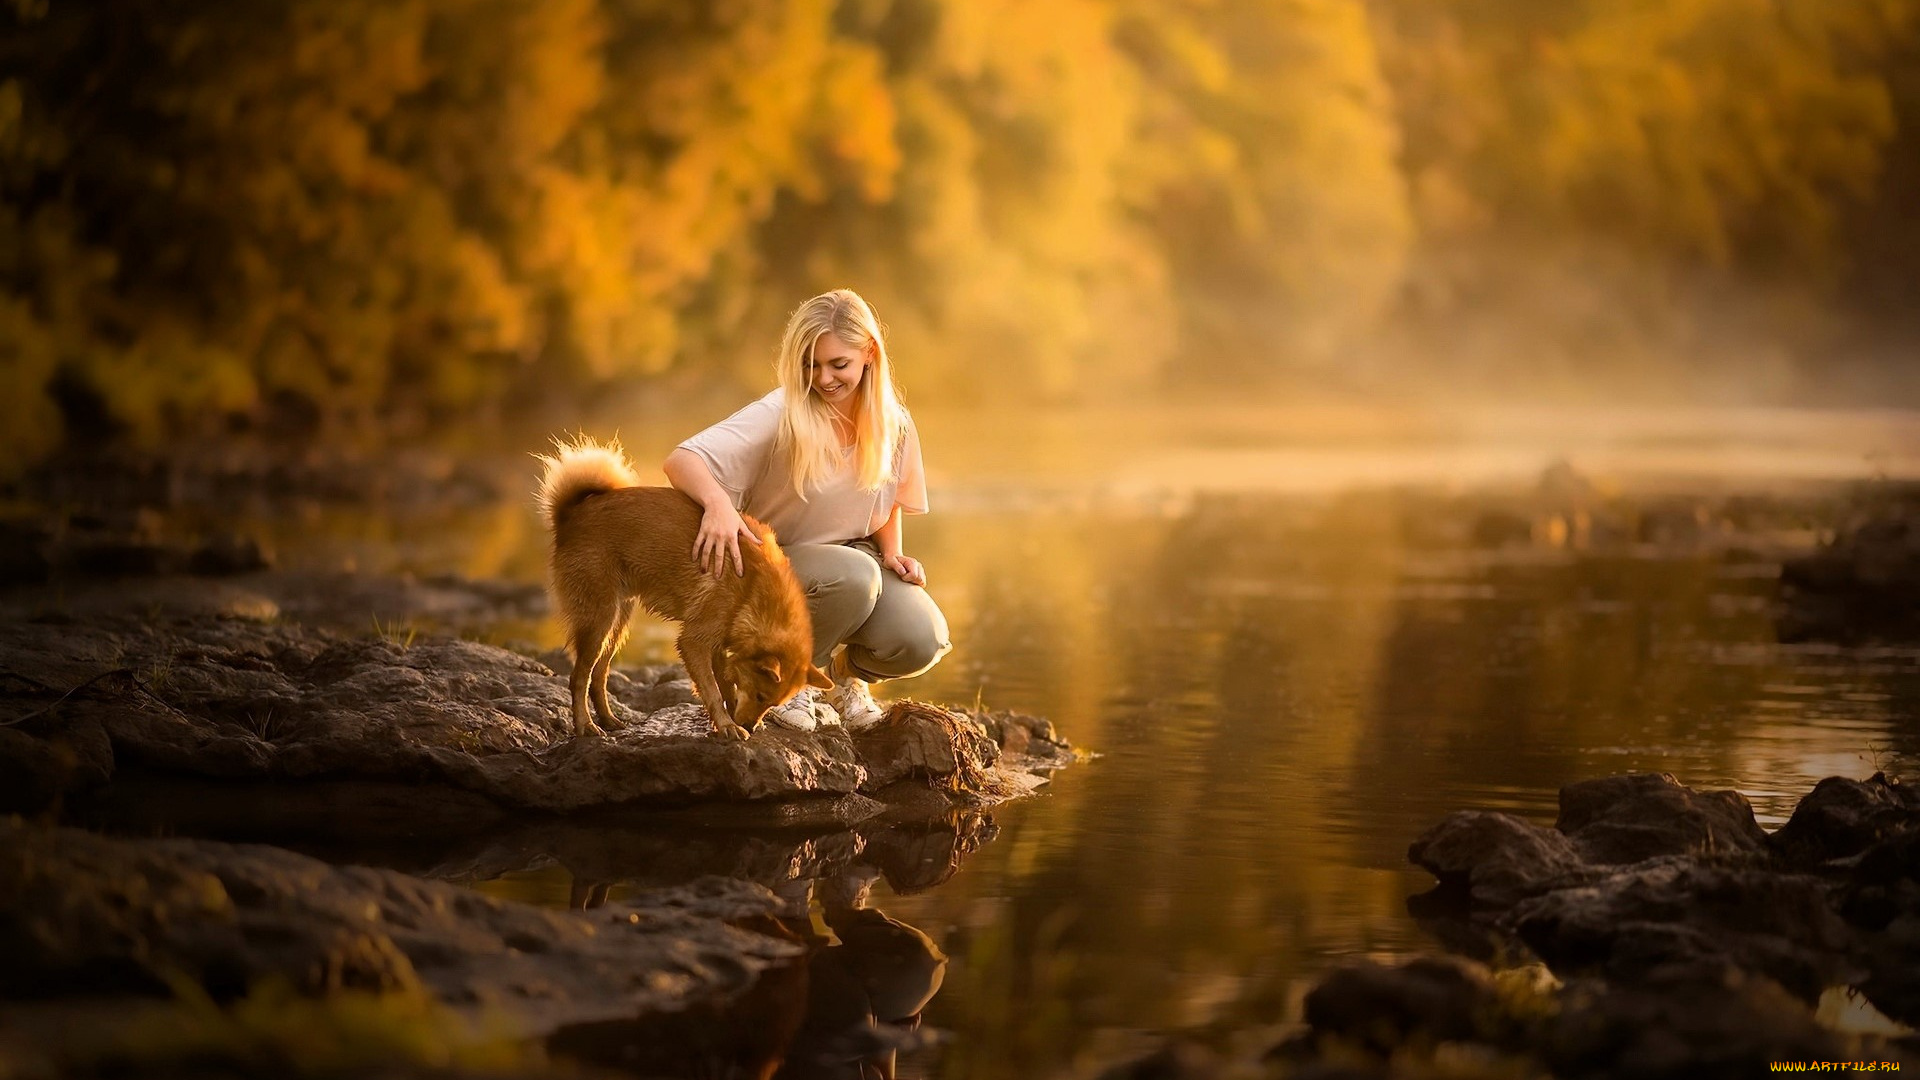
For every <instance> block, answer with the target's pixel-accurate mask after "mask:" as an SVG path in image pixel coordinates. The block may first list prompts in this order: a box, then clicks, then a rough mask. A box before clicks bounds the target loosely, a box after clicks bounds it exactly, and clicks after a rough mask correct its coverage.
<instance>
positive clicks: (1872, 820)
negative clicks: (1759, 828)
mask: <svg viewBox="0 0 1920 1080" xmlns="http://www.w3.org/2000/svg"><path fill="white" fill-rule="evenodd" d="M1915 828H1920V793H1916V792H1914V791H1913V789H1911V788H1909V787H1907V786H1906V785H1904V784H1898V783H1895V782H1891V781H1889V780H1888V779H1887V777H1886V774H1885V773H1875V774H1873V776H1872V777H1871V778H1870V779H1867V780H1850V779H1848V778H1846V777H1843V776H1829V777H1827V778H1826V779H1825V780H1822V781H1820V783H1819V784H1817V785H1815V786H1814V789H1813V791H1812V793H1810V794H1809V795H1807V797H1806V798H1804V799H1801V800H1800V805H1798V806H1796V807H1794V810H1793V817H1792V818H1791V819H1789V820H1788V821H1787V823H1786V824H1785V825H1783V826H1781V828H1780V830H1779V831H1778V832H1776V833H1774V834H1773V836H1772V837H1770V838H1769V844H1770V846H1771V847H1772V848H1773V850H1774V852H1775V853H1777V854H1778V855H1779V856H1780V857H1781V858H1782V859H1784V860H1786V861H1787V862H1789V863H1792V864H1794V865H1797V866H1807V867H1811V866H1816V865H1818V864H1820V863H1825V862H1829V861H1831V860H1833V859H1841V858H1846V857H1848V856H1851V855H1858V854H1860V853H1861V852H1863V851H1865V850H1866V849H1867V848H1869V847H1871V846H1872V845H1874V844H1875V843H1877V842H1879V841H1881V840H1883V839H1886V838H1887V837H1889V836H1892V835H1895V834H1898V833H1904V832H1908V831H1910V830H1913V829H1915Z"/></svg>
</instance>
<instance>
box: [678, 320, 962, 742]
mask: <svg viewBox="0 0 1920 1080" xmlns="http://www.w3.org/2000/svg"><path fill="white" fill-rule="evenodd" d="M776 363H777V368H778V373H779V378H780V385H779V387H778V388H776V389H774V390H773V391H771V392H770V393H768V394H767V395H766V396H765V397H763V398H761V399H759V400H758V401H755V402H753V403H752V404H751V405H748V406H747V407H746V408H744V409H741V410H740V411H739V412H737V413H734V414H733V415H732V416H730V417H728V418H726V419H725V420H722V421H720V422H719V423H717V424H715V425H713V426H712V427H709V428H707V429H706V430H704V431H702V432H700V433H699V434H697V435H695V436H694V437H692V438H691V439H688V440H687V441H686V442H683V443H681V444H680V446H679V447H678V448H677V449H675V450H674V452H673V453H672V454H670V455H668V457H667V461H666V466H665V468H666V473H667V482H668V483H670V484H672V485H673V486H674V487H676V488H678V489H679V490H681V491H683V492H685V493H686V494H687V495H689V496H691V497H692V498H693V500H694V501H695V502H698V503H699V504H700V505H701V506H702V507H704V508H705V514H704V515H703V517H702V518H701V521H700V533H699V535H698V536H697V537H696V538H695V540H694V546H693V558H694V560H695V561H696V562H698V563H699V564H700V567H701V569H703V570H705V571H707V572H709V573H714V574H722V573H728V572H732V573H741V572H742V569H741V567H742V564H741V561H740V545H741V544H742V543H753V544H757V543H759V542H760V541H759V539H758V538H757V537H755V536H754V535H753V533H751V532H749V531H748V530H747V528H746V526H745V524H744V523H743V522H742V521H741V520H740V515H741V514H743V513H744V514H751V515H753V516H754V517H756V518H759V519H760V520H761V521H764V522H766V523H767V524H768V525H770V526H772V527H773V531H774V535H776V536H778V537H779V538H780V546H781V547H782V548H783V549H785V551H786V553H787V558H788V559H789V560H790V561H791V562H792V564H793V570H794V573H795V574H797V575H798V576H799V578H800V580H801V583H802V584H803V585H804V586H805V587H806V591H807V609H808V612H809V614H810V615H811V616H812V618H813V643H814V657H813V662H814V663H815V664H816V665H818V666H819V667H820V668H821V669H822V670H824V671H826V672H827V674H828V675H829V676H830V677H831V678H832V679H833V684H834V685H833V689H832V690H830V691H827V693H826V701H825V702H824V705H825V706H826V707H825V708H823V707H822V704H823V703H822V702H821V701H820V699H819V697H818V695H817V694H816V692H815V691H813V690H808V691H806V692H804V693H803V694H801V696H799V697H797V698H795V699H794V700H793V701H791V702H788V703H787V704H786V705H784V706H781V707H780V708H779V709H777V710H775V711H774V712H772V713H769V714H768V718H769V719H771V720H773V721H775V722H777V723H781V724H785V725H786V726H788V727H793V728H798V729H800V730H803V731H810V730H812V729H813V728H814V727H815V726H817V725H818V724H822V723H835V722H838V721H844V722H845V723H846V724H847V726H849V727H864V726H866V725H868V724H872V723H874V722H875V721H877V720H879V719H880V717H881V715H882V713H883V710H882V709H881V708H880V706H878V705H877V704H875V703H874V700H873V695H872V693H871V691H869V689H868V687H867V684H868V683H870V682H878V681H880V680H882V679H903V678H908V677H910V676H914V675H918V674H921V673H922V672H924V671H926V670H927V669H928V668H931V667H932V666H933V665H934V664H936V663H938V662H939V660H940V658H941V657H942V656H944V655H946V653H947V650H948V649H949V648H950V647H951V646H950V645H949V643H948V641H947V620H946V617H945V616H944V615H942V614H941V613H940V608H939V607H938V606H937V605H935V604H934V602H933V598H932V597H931V596H928V595H927V590H926V588H925V586H926V583H927V574H926V569H925V568H924V567H922V566H921V565H920V561H919V560H918V559H915V558H913V557H911V556H909V555H908V554H907V553H906V550H905V546H904V542H903V540H902V534H901V519H902V518H903V517H904V516H905V515H907V514H924V513H926V512H927V483H926V476H925V474H924V472H923V471H922V467H921V461H920V437H919V435H918V433H916V432H915V431H914V427H913V417H912V416H910V415H908V413H907V410H906V408H905V407H904V406H902V405H901V404H900V397H899V393H898V391H897V390H896V389H895V387H894V384H893V365H892V362H891V361H890V360H889V359H888V358H887V346H886V342H885V340H884V339H883V338H882V336H881V330H880V323H879V321H878V320H877V319H875V318H874V315H873V309H872V308H870V307H868V306H867V302H866V301H865V300H863V299H861V298H860V296H859V294H857V293H855V292H853V291H852V290H851V289H835V290H834V291H832V292H830V293H823V294H821V295H820V296H816V297H814V298H813V299H811V300H808V301H807V302H806V303H804V304H802V305H800V307H799V308H798V309H797V310H795V311H794V313H793V315H792V317H790V318H789V319H788V320H787V332H786V335H785V337H784V338H783V339H782V341H781V343H780V356H779V359H778V361H777V362H776Z"/></svg>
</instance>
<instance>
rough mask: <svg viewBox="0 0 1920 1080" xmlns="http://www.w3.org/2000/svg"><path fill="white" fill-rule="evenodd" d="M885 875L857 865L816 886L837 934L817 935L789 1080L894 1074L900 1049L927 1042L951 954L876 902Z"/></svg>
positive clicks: (882, 1078) (866, 1079)
mask: <svg viewBox="0 0 1920 1080" xmlns="http://www.w3.org/2000/svg"><path fill="white" fill-rule="evenodd" d="M879 876H880V875H879V873H878V871H866V872H858V871H856V872H851V873H848V874H844V875H839V876H837V877H834V878H831V879H826V880H823V881H820V882H818V883H816V884H815V890H816V894H817V895H818V896H819V898H820V902H821V921H822V922H824V923H825V924H826V927H827V929H828V930H829V931H830V932H831V935H832V936H831V937H822V936H820V935H819V934H817V932H816V933H812V934H810V935H809V937H811V939H812V943H813V944H814V950H813V952H812V953H811V954H810V955H809V956H808V957H807V1006H806V1013H805V1015H804V1017H803V1018H802V1020H801V1023H800V1030H799V1032H798V1033H797V1034H795V1036H794V1039H793V1043H792V1045H791V1046H790V1047H789V1049H788V1051H787V1060H786V1064H785V1067H783V1068H782V1069H781V1070H780V1072H779V1073H778V1075H779V1076H780V1077H782V1078H790V1080H892V1078H893V1076H894V1062H895V1056H896V1054H897V1053H898V1052H899V1051H900V1050H903V1049H909V1048H912V1047H914V1046H917V1045H919V1044H920V1042H921V1041H922V1040H921V1038H920V1037H919V1036H918V1032H919V1030H920V1018H921V1012H922V1010H924V1009H925V1008H926V1007H927V1003H928V1002H930V1001H932V1000H933V997H934V995H935V994H937V993H939V992H940V985H941V983H942V982H943V981H944V980H945V978H946V972H947V954H946V953H944V952H941V951H940V946H938V945H936V944H935V943H934V941H933V939H932V938H930V937H928V936H927V935H926V934H924V933H922V932H921V931H920V930H918V929H916V928H914V927H912V926H908V925H907V924H906V923H903V922H901V921H900V920H898V919H895V918H892V917H891V916H889V915H887V914H886V913H884V912H882V911H880V910H878V909H876V908H873V907H869V906H868V897H869V894H870V893H871V891H872V888H873V883H874V881H875V880H877V879H878V878H879ZM807 929H808V930H810V931H811V930H812V927H811V924H810V923H809V924H808V927H807Z"/></svg>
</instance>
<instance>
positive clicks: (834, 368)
mask: <svg viewBox="0 0 1920 1080" xmlns="http://www.w3.org/2000/svg"><path fill="white" fill-rule="evenodd" d="M869 362H870V361H869V360H868V359H867V354H866V350H864V349H861V348H858V347H857V346H853V345H849V344H847V343H846V342H844V341H842V340H840V337H839V335H837V334H835V333H833V332H832V331H827V332H825V333H823V334H821V335H820V336H819V337H817V338H815V339H813V370H812V371H811V372H810V373H809V375H810V376H811V377H810V378H809V379H808V382H809V383H811V384H812V386H813V392H814V393H816V394H819V395H820V397H821V400H823V401H825V402H827V403H828V404H830V405H833V406H835V407H842V408H843V407H845V406H846V405H847V404H848V403H850V402H852V401H854V400H855V399H856V398H858V397H859V395H860V378H861V376H863V375H865V374H866V371H867V365H868V363H869Z"/></svg>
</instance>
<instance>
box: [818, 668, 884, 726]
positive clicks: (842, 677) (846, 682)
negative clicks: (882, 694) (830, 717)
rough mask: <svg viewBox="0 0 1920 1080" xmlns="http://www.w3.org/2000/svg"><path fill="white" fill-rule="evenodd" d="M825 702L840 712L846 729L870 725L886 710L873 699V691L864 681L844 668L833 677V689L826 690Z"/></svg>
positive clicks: (877, 721) (876, 721) (877, 720)
mask: <svg viewBox="0 0 1920 1080" xmlns="http://www.w3.org/2000/svg"><path fill="white" fill-rule="evenodd" d="M827 702H828V703H829V704H831V705H832V706H833V710H834V711H835V712H837V713H839V714H840V720H841V722H842V723H844V724H846V725H847V728H848V730H858V729H860V728H864V727H872V726H873V725H875V724H877V723H879V722H880V721H881V719H882V718H883V717H885V716H886V715H887V710H885V709H883V708H881V707H880V704H879V702H876V701H874V700H873V692H872V691H871V690H868V689H867V684H866V682H865V681H863V680H861V679H860V678H858V677H857V676H854V675H851V674H848V673H847V672H846V671H845V670H842V671H841V672H840V674H839V675H838V676H837V677H836V678H835V679H834V682H833V689H831V690H829V691H827Z"/></svg>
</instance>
